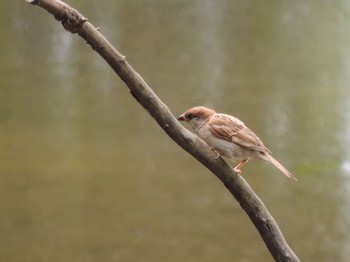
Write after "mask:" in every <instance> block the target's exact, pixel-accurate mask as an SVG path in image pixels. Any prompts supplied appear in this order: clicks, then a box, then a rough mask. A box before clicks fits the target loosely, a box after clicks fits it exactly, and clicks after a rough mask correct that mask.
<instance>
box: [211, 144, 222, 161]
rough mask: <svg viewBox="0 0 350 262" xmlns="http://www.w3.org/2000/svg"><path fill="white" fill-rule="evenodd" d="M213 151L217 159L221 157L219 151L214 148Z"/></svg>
mask: <svg viewBox="0 0 350 262" xmlns="http://www.w3.org/2000/svg"><path fill="white" fill-rule="evenodd" d="M211 150H212V151H213V152H214V154H215V159H218V158H219V157H220V153H219V151H217V150H216V149H215V148H214V147H212V148H211Z"/></svg>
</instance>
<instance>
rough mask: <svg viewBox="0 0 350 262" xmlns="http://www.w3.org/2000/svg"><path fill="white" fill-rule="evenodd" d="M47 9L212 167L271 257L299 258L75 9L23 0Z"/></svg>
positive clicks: (250, 195) (241, 187) (248, 193)
mask: <svg viewBox="0 0 350 262" xmlns="http://www.w3.org/2000/svg"><path fill="white" fill-rule="evenodd" d="M25 1H26V2H28V3H30V4H32V5H37V6H40V7H42V8H43V9H45V10H47V11H48V12H50V13H51V14H52V15H53V16H54V17H55V18H56V19H57V20H58V21H60V22H61V23H62V25H63V27H64V28H65V29H66V30H67V31H70V32H71V33H77V34H79V35H80V36H81V37H82V38H83V39H85V41H86V42H87V43H88V44H89V45H90V46H91V47H92V48H93V49H94V50H95V51H96V52H97V53H99V54H100V55H101V56H102V57H103V59H104V60H105V61H106V62H107V63H108V64H109V65H110V66H111V67H112V68H113V70H114V71H115V72H116V73H117V74H118V76H119V77H120V78H121V79H122V80H123V81H124V82H125V83H126V85H127V87H128V88H129V90H130V92H131V94H132V95H133V96H134V97H135V99H136V100H137V101H138V102H139V103H140V104H141V105H142V106H143V107H144V108H145V109H146V110H147V111H148V112H149V114H150V115H151V116H152V117H153V118H154V119H155V120H156V121H157V123H158V124H159V126H160V127H161V128H162V129H163V130H164V131H165V132H166V133H167V134H168V135H169V136H170V137H171V138H172V139H173V140H174V141H175V142H176V143H177V144H178V145H180V146H181V147H182V148H183V149H184V150H186V151H187V152H188V153H190V154H191V155H192V156H193V157H195V158H196V159H197V160H198V161H200V162H201V163H202V164H203V165H204V166H206V167H207V168H208V169H209V170H210V171H212V172H213V173H214V174H215V175H216V176H217V177H218V178H219V179H220V180H221V181H222V182H223V183H224V185H225V186H226V188H227V189H228V190H229V191H230V192H231V193H232V195H233V196H234V198H235V199H236V200H237V201H238V203H239V204H240V205H241V207H242V208H243V209H244V211H245V212H246V213H247V214H248V216H249V218H250V219H251V221H252V222H253V223H254V225H255V227H256V228H257V230H258V231H259V233H260V235H261V237H262V239H263V240H264V242H265V244H266V246H267V248H268V249H269V251H270V253H271V254H272V256H273V257H274V259H275V261H293V262H295V261H299V259H298V257H297V256H296V255H295V254H294V252H293V251H292V250H291V248H290V247H289V246H288V244H287V242H286V241H285V239H284V237H283V235H282V233H281V231H280V229H279V227H278V225H277V223H276V222H275V220H274V219H273V217H272V216H271V215H270V213H269V212H268V210H267V209H266V207H265V205H264V204H263V202H262V201H261V200H260V199H259V197H258V196H257V195H256V194H255V193H254V191H253V190H252V189H251V187H250V186H249V185H248V183H247V182H246V181H245V180H244V179H243V178H242V177H240V176H237V174H235V173H234V172H233V170H232V169H231V168H230V167H229V166H228V165H227V164H226V162H225V161H224V160H222V159H221V158H218V159H216V158H215V155H214V153H213V152H212V150H210V148H209V147H208V145H207V144H206V143H205V142H203V141H202V140H201V139H200V138H198V137H197V136H195V135H193V134H192V133H191V132H189V131H188V130H186V129H185V128H184V127H183V126H182V125H181V124H179V123H178V121H177V120H176V119H175V117H174V116H173V114H172V113H171V112H170V110H169V109H168V107H167V106H166V105H165V104H164V103H163V102H162V101H161V100H160V99H159V98H158V97H157V95H156V94H155V93H154V92H153V90H152V89H151V88H150V87H149V86H148V85H147V83H146V82H145V81H144V80H143V79H142V77H141V76H140V75H139V74H138V73H137V72H136V71H135V70H134V69H133V68H132V67H131V66H130V65H129V64H128V62H127V61H126V59H125V56H123V55H122V54H120V53H119V52H118V51H117V50H116V49H115V48H114V47H113V46H112V45H111V44H110V43H109V42H108V41H107V39H106V38H105V37H104V36H103V35H102V34H101V33H100V32H99V31H98V29H96V28H95V27H94V26H93V25H92V24H91V23H90V22H88V20H87V19H86V18H85V17H84V16H83V15H81V14H80V13H79V12H78V11H77V10H75V9H74V8H72V7H70V6H69V5H67V4H65V3H63V2H62V1H59V0H25Z"/></svg>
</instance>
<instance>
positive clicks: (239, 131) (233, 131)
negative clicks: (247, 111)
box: [208, 114, 271, 153]
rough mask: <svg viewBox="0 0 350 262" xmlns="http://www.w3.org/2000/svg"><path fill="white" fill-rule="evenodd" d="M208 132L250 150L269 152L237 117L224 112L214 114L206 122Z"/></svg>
mask: <svg viewBox="0 0 350 262" xmlns="http://www.w3.org/2000/svg"><path fill="white" fill-rule="evenodd" d="M208 126H209V130H210V132H211V133H212V134H213V135H214V136H216V137H219V138H221V139H224V140H227V141H230V142H233V143H235V144H238V145H240V146H242V147H246V148H249V149H252V150H257V151H262V152H266V153H271V152H270V151H269V150H268V149H267V148H266V147H265V146H264V144H263V142H262V141H261V140H260V139H259V137H258V136H257V135H255V134H254V133H253V131H251V130H250V129H249V128H248V127H246V126H245V125H244V123H243V122H242V121H240V120H239V119H237V118H235V117H233V116H230V115H225V114H216V115H214V116H212V117H211V118H210V120H209V122H208Z"/></svg>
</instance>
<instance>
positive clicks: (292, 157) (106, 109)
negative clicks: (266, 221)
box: [0, 0, 350, 261]
mask: <svg viewBox="0 0 350 262" xmlns="http://www.w3.org/2000/svg"><path fill="white" fill-rule="evenodd" d="M69 3H70V4H72V5H74V6H75V7H77V8H78V9H79V10H80V11H81V12H82V13H83V14H84V15H85V16H87V17H88V18H89V20H90V21H91V22H92V23H94V24H95V25H96V26H98V27H100V28H101V32H102V33H104V34H105V35H106V37H107V38H108V39H110V41H111V42H112V43H113V44H114V45H115V46H116V48H117V49H118V50H119V51H120V52H122V53H123V54H124V55H126V57H127V60H128V61H129V63H131V65H132V66H133V67H134V68H135V69H136V70H137V71H138V72H139V73H140V74H141V75H142V76H143V77H144V79H145V80H146V81H147V82H148V83H149V84H150V85H151V87H152V88H153V89H154V91H155V92H156V93H157V94H158V95H159V96H160V97H161V99H163V101H164V102H165V103H166V104H167V105H168V106H169V107H170V108H171V110H172V111H173V112H174V114H175V115H178V114H180V113H182V112H183V111H185V110H186V109H187V108H189V107H191V106H194V105H207V106H209V107H213V108H215V109H216V110H217V111H220V112H225V113H230V114H233V115H235V116H237V117H239V118H241V119H242V120H243V121H244V122H246V124H247V125H248V126H249V127H251V129H253V130H254V131H256V133H257V134H258V135H259V136H260V137H261V138H262V140H263V141H264V142H265V144H266V145H268V147H269V148H270V149H271V150H272V151H273V152H274V155H275V156H276V158H277V159H279V160H280V161H281V162H282V163H283V164H284V165H285V166H286V167H288V169H290V170H291V171H292V172H293V174H295V176H297V177H298V178H299V182H298V183H292V182H291V181H288V180H287V179H285V178H284V177H283V176H282V175H280V174H279V172H278V171H277V170H275V169H274V168H273V167H271V166H268V165H266V164H264V163H259V162H256V161H252V162H250V163H249V165H247V166H246V167H245V168H244V169H243V175H244V177H245V178H246V179H247V180H248V182H249V183H250V184H251V185H252V187H253V188H254V190H255V191H256V192H257V194H258V195H259V196H260V197H261V198H262V200H263V201H264V203H265V204H266V205H267V207H268V208H269V210H270V212H271V213H272V215H273V216H274V218H275V219H276V220H277V222H278V224H279V225H280V227H281V229H282V231H283V233H284V235H285V237H286V239H287V241H288V242H289V244H290V245H291V247H292V248H293V250H294V251H295V252H296V253H297V254H298V256H299V257H300V258H301V260H302V261H347V258H348V257H349V255H350V249H349V246H350V232H349V226H350V219H349V217H350V214H349V206H350V203H349V192H350V182H349V179H350V176H349V174H350V168H349V166H350V150H349V148H350V139H349V132H350V128H349V127H350V114H349V112H350V107H349V105H350V90H349V87H348V86H349V83H350V78H349V75H350V74H349V73H350V72H349V71H350V66H349V65H350V51H349V47H350V37H349V34H348V31H349V24H350V23H349V17H350V16H349V11H350V4H349V3H348V2H347V1H341V0H337V1H332V2H330V1H307V2H305V1H293V2H291V1H279V2H275V1H264V2H261V3H260V2H259V3H258V2H256V1H241V0H236V1H216V2H214V1H209V0H208V1H195V0H191V1H188V0H186V1H185V0H179V1H156V0H153V1H147V2H144V1H132V2H130V1H124V0H119V1H98V2H97V1H95V2H86V1H71V2H69ZM0 10H1V11H0V12H1V18H0V19H1V22H2V23H0V26H1V32H2V34H1V35H0V38H1V39H0V57H1V60H0V72H1V78H0V196H1V197H0V210H1V212H0V232H1V234H0V247H1V248H0V258H1V261H23V260H25V261H48V260H50V261H62V260H67V261H179V260H182V261H213V260H218V261H228V260H230V261H271V256H270V254H269V253H268V251H267V249H266V247H265V246H264V244H263V242H262V240H261V238H260V236H259V235H258V233H257V232H256V230H255V229H254V227H253V226H252V224H251V223H250V221H249V219H248V218H247V217H246V215H245V214H244V212H243V211H242V210H241V208H240V207H239V205H238V204H237V203H236V202H235V201H234V200H233V199H232V197H231V196H230V194H229V193H228V192H227V191H226V189H225V188H224V187H223V186H222V184H221V183H220V182H219V181H218V180H217V179H216V178H215V177H214V176H213V175H212V174H210V173H209V172H208V171H207V170H206V169H205V168H203V167H202V166H201V165H200V164H198V163H197V162H195V161H194V160H193V159H192V158H191V157H190V156H189V155H187V154H186V153H185V152H183V151H182V150H181V149H180V148H179V147H178V146H177V145H176V144H174V143H173V142H172V141H171V140H170V139H169V138H168V137H167V136H166V135H165V134H164V133H163V132H162V130H161V129H160V128H159V127H158V126H157V125H156V124H155V123H154V121H153V119H152V118H151V117H150V116H148V114H147V113H146V112H145V111H144V110H143V109H142V108H141V107H140V106H139V105H138V104H137V103H136V101H135V100H134V99H133V98H132V97H131V96H130V94H129V92H128V90H127V88H125V86H124V84H123V83H122V82H121V81H120V80H119V78H118V77H116V76H115V75H114V74H113V72H112V70H111V69H110V68H109V67H108V66H107V65H106V64H105V63H104V62H103V61H102V59H101V58H100V57H98V56H97V55H96V54H95V53H94V52H92V51H91V48H90V47H88V46H87V45H86V44H85V43H84V41H82V40H81V39H79V38H78V37H77V36H75V35H71V34H69V33H67V32H65V31H64V30H63V29H62V27H61V26H60V25H59V24H58V23H57V22H56V21H54V19H53V18H52V17H51V16H50V15H48V14H47V13H46V12H44V11H43V10H40V9H39V8H35V7H32V6H30V5H28V4H26V3H25V2H24V1H23V3H22V2H21V1H18V2H15V1H3V2H2V3H0Z"/></svg>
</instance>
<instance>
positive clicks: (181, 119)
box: [177, 114, 186, 121]
mask: <svg viewBox="0 0 350 262" xmlns="http://www.w3.org/2000/svg"><path fill="white" fill-rule="evenodd" d="M177 120H179V121H186V118H185V116H184V115H183V114H182V115H181V116H179V117H178V118H177Z"/></svg>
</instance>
